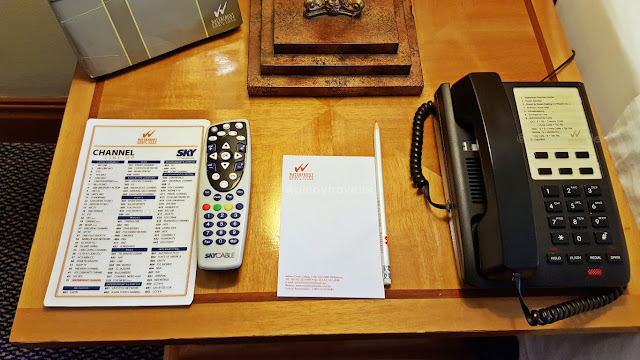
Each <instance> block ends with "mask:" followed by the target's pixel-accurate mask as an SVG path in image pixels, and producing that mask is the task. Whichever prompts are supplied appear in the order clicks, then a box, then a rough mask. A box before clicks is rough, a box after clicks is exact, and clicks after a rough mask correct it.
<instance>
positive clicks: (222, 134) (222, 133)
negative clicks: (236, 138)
mask: <svg viewBox="0 0 640 360" xmlns="http://www.w3.org/2000/svg"><path fill="white" fill-rule="evenodd" d="M216 135H218V136H225V135H227V133H226V132H224V131H218V132H217V133H216Z"/></svg>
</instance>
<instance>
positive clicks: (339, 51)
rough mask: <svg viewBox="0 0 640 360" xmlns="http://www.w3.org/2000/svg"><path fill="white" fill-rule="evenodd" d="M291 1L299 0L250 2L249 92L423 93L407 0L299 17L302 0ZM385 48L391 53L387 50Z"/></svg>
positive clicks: (376, 1) (377, 0) (384, 0)
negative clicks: (357, 12)
mask: <svg viewBox="0 0 640 360" xmlns="http://www.w3.org/2000/svg"><path fill="white" fill-rule="evenodd" d="M296 4H298V1H297V0H296V1H294V0H262V1H260V0H252V1H251V13H250V33H249V63H248V75H247V88H248V92H249V95H265V96H285V95H286V96H366V95H419V94H420V93H421V92H422V88H423V86H424V82H423V79H422V68H421V65H420V53H419V50H418V39H417V33H416V28H415V22H414V19H413V14H412V11H411V1H410V0H369V1H368V2H367V7H366V8H365V10H364V11H363V14H362V17H361V18H350V17H346V16H337V17H329V16H324V17H318V18H313V19H305V18H304V17H303V16H302V11H303V8H302V6H301V4H298V5H299V6H298V7H295V5H296ZM372 7H373V9H372ZM294 10H295V11H294ZM367 11H368V12H367ZM374 17H375V18H374ZM390 46H391V47H390ZM394 48H395V50H393V49H394ZM391 50H393V53H388V51H391ZM374 51H375V52H374ZM282 52H289V53H287V54H282ZM344 52H348V53H344ZM354 52H357V53H354ZM372 52H373V53H372Z"/></svg>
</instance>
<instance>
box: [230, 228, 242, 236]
mask: <svg viewBox="0 0 640 360" xmlns="http://www.w3.org/2000/svg"><path fill="white" fill-rule="evenodd" d="M238 234H240V230H238V229H231V230H230V231H229V235H231V236H238Z"/></svg>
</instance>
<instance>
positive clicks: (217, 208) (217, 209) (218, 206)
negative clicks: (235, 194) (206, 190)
mask: <svg viewBox="0 0 640 360" xmlns="http://www.w3.org/2000/svg"><path fill="white" fill-rule="evenodd" d="M220 209H222V205H220V204H215V205H213V210H215V211H220Z"/></svg>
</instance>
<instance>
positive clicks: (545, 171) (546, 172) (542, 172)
mask: <svg viewBox="0 0 640 360" xmlns="http://www.w3.org/2000/svg"><path fill="white" fill-rule="evenodd" d="M538 174H540V175H551V168H538Z"/></svg>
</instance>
